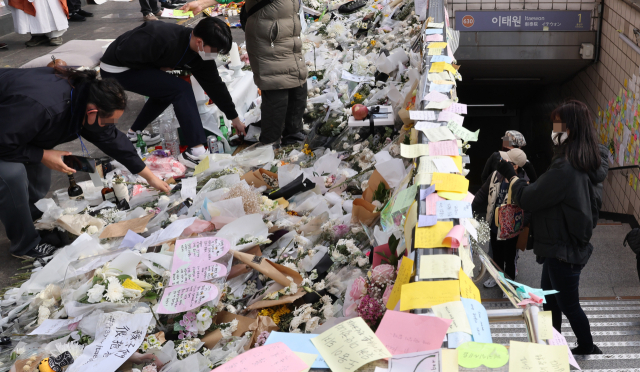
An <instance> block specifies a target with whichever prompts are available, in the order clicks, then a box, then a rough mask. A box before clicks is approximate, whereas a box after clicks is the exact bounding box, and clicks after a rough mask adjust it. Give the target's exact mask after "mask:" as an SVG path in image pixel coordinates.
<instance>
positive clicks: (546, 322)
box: [538, 311, 554, 340]
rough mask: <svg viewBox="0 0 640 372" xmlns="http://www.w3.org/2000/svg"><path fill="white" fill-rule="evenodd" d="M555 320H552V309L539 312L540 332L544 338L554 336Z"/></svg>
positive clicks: (547, 338)
mask: <svg viewBox="0 0 640 372" xmlns="http://www.w3.org/2000/svg"><path fill="white" fill-rule="evenodd" d="M553 329H554V328H553V321H552V320H551V311H540V312H539V313H538V334H539V336H540V338H541V339H543V340H550V339H552V338H553Z"/></svg>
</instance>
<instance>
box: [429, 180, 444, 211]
mask: <svg viewBox="0 0 640 372" xmlns="http://www.w3.org/2000/svg"><path fill="white" fill-rule="evenodd" d="M431 187H434V188H435V185H431ZM443 200H444V199H443V198H441V197H440V195H438V194H430V195H427V197H426V198H425V199H424V201H425V204H426V208H425V214H427V215H433V216H435V215H436V213H437V206H438V202H441V201H443Z"/></svg>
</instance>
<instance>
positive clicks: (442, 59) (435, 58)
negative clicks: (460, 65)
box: [431, 56, 453, 64]
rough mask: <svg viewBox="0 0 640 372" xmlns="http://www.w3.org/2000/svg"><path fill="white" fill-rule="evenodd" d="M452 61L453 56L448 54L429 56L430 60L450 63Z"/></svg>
mask: <svg viewBox="0 0 640 372" xmlns="http://www.w3.org/2000/svg"><path fill="white" fill-rule="evenodd" d="M452 61H453V58H451V57H449V56H432V57H431V62H447V63H449V64H450V63H451V62H452Z"/></svg>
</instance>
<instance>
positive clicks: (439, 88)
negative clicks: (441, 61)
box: [429, 83, 453, 93]
mask: <svg viewBox="0 0 640 372" xmlns="http://www.w3.org/2000/svg"><path fill="white" fill-rule="evenodd" d="M451 89H453V84H434V83H431V85H429V92H440V93H447V92H449V91H450V90H451Z"/></svg>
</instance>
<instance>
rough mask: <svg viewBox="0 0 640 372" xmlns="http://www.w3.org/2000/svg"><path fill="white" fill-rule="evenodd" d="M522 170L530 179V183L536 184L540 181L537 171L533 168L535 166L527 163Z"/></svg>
mask: <svg viewBox="0 0 640 372" xmlns="http://www.w3.org/2000/svg"><path fill="white" fill-rule="evenodd" d="M522 169H523V170H524V172H525V173H526V174H527V177H529V182H532V183H533V182H536V180H537V179H538V175H537V174H536V170H535V169H534V168H533V165H531V163H530V162H527V164H525V165H524V166H523V167H522Z"/></svg>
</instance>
